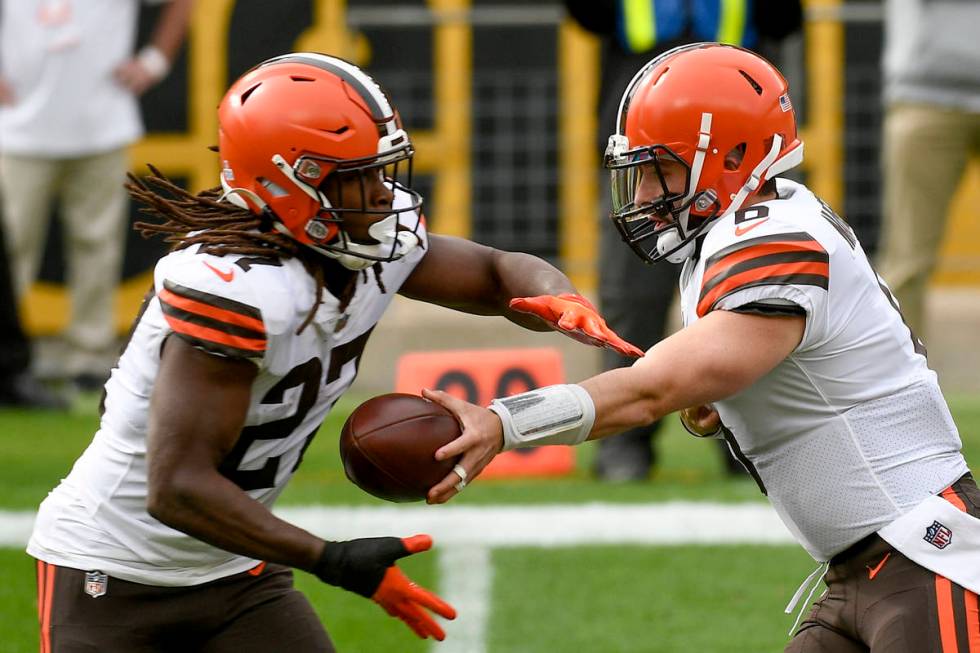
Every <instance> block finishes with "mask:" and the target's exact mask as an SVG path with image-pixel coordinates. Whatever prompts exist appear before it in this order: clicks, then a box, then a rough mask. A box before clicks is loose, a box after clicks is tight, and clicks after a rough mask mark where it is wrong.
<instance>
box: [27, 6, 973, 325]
mask: <svg viewBox="0 0 980 653" xmlns="http://www.w3.org/2000/svg"><path fill="white" fill-rule="evenodd" d="M805 5H806V9H807V22H806V26H805V30H804V33H803V34H802V35H801V36H800V38H799V39H796V40H795V42H793V41H791V42H790V43H789V44H788V45H787V46H786V47H785V48H784V53H783V57H782V58H783V61H780V62H777V63H778V64H780V65H781V67H783V69H784V70H786V72H787V76H788V77H789V78H790V82H791V84H792V85H793V87H794V90H793V101H794V104H795V105H796V107H797V108H798V110H799V112H800V114H801V118H802V124H803V137H804V139H805V141H806V145H807V153H806V157H807V158H806V162H805V167H804V169H803V173H802V176H803V177H804V178H805V181H806V182H807V183H808V184H809V185H810V186H811V187H812V188H813V189H814V190H816V192H818V193H819V194H821V195H822V196H823V197H824V198H825V199H826V200H827V201H828V202H829V203H830V204H831V205H833V206H835V207H836V208H837V209H838V210H839V211H840V212H841V213H843V214H844V215H845V216H847V217H848V219H849V220H850V222H851V223H852V225H853V226H854V227H855V229H856V231H857V232H858V233H859V235H860V236H861V238H862V240H863V241H864V242H865V246H866V248H867V249H869V250H872V251H873V250H874V248H875V244H876V241H877V231H878V224H879V221H880V209H879V169H878V145H879V140H880V112H881V103H880V97H879V96H880V50H881V32H882V30H881V7H880V4H879V3H877V2H848V3H841V2H839V1H838V0H809V2H806V3H805ZM143 13H144V16H143V23H144V25H149V24H152V23H151V21H152V18H153V12H152V10H151V11H144V12H143ZM144 29H146V28H145V27H144ZM291 50H316V51H323V52H330V53H333V54H338V55H341V56H344V57H346V58H348V59H351V60H353V61H355V62H356V63H358V64H360V65H364V66H367V68H368V69H369V70H370V71H371V73H372V74H374V75H375V76H376V78H377V79H378V80H379V81H380V82H381V83H382V84H383V85H384V86H385V87H386V89H387V90H388V91H389V93H390V94H391V95H392V96H393V98H394V100H395V102H396V104H397V106H398V107H399V109H400V111H401V112H402V115H403V119H404V121H405V123H406V126H407V127H408V129H409V131H410V133H411V134H412V137H413V139H414V141H415V143H416V147H417V152H418V153H417V158H416V173H417V184H416V185H417V186H418V187H420V189H421V190H422V191H423V194H424V195H425V197H426V199H427V205H426V214H427V217H428V219H429V224H430V228H431V229H433V230H435V231H439V232H442V233H448V234H458V235H464V236H471V237H473V238H475V239H476V240H479V241H481V242H484V243H487V244H489V245H493V246H497V247H501V248H505V249H514V250H523V251H528V252H532V253H535V254H538V255H542V256H545V257H546V258H548V259H550V260H551V261H553V262H555V263H556V264H558V265H560V266H561V267H562V268H563V269H564V270H565V271H566V272H567V273H568V274H569V276H571V277H572V279H573V280H574V281H575V282H576V284H577V285H578V286H579V287H580V288H582V289H583V290H585V291H586V292H589V291H591V290H592V289H594V288H595V277H596V271H595V265H596V250H597V222H596V221H597V219H598V215H599V211H598V210H597V208H596V207H597V202H598V196H599V194H598V188H599V184H600V183H604V179H602V177H601V176H600V172H599V165H600V164H599V144H598V143H596V140H595V138H594V133H595V120H596V115H595V110H594V108H595V106H596V93H597V86H598V84H597V81H598V78H599V75H601V67H600V63H599V61H598V47H597V44H596V42H595V41H594V40H593V38H592V37H591V36H589V35H587V34H586V33H584V32H582V31H581V30H579V29H577V28H576V27H575V26H574V25H573V24H572V23H571V21H570V20H567V19H566V18H565V15H564V11H563V9H562V7H561V5H560V4H559V3H551V2H539V3H527V2H523V1H522V0H490V1H487V2H484V1H483V0H427V1H426V0H278V1H277V2H274V3H272V2H268V3H261V2H244V1H237V0H201V1H200V2H198V4H197V8H196V10H195V15H194V19H193V24H192V27H191V34H190V38H189V40H188V44H187V48H186V50H185V51H184V53H183V54H182V56H181V58H180V59H179V60H178V61H177V62H176V65H175V67H174V73H173V74H171V76H170V77H169V78H168V79H167V80H166V81H165V82H164V83H163V84H161V85H160V86H159V87H157V88H155V89H153V90H152V91H151V92H150V93H148V94H147V95H146V96H145V97H144V100H143V101H144V115H145V116H146V121H147V127H148V135H147V137H146V138H145V139H144V140H143V141H142V142H141V143H140V144H139V145H137V146H136V147H135V148H134V149H133V152H132V168H133V171H134V172H136V173H137V174H139V173H140V172H141V171H142V170H145V164H146V163H153V164H154V165H156V166H157V167H159V168H160V169H161V170H162V171H163V172H164V173H166V174H167V175H169V176H170V177H172V178H173V179H175V180H176V181H178V182H179V183H181V184H184V185H186V186H188V187H191V188H193V189H197V190H199V189H203V188H207V187H210V186H213V185H215V184H216V181H217V173H218V169H219V165H218V158H217V155H216V154H215V153H214V152H212V151H210V150H209V149H208V148H209V146H213V145H215V144H216V142H217V137H216V124H215V111H214V109H215V107H216V106H217V104H218V102H219V100H220V98H221V95H222V93H223V91H224V89H225V87H226V85H227V84H228V82H229V80H231V79H234V78H235V77H236V76H238V75H239V74H240V73H242V72H243V71H244V70H246V69H248V68H249V67H250V66H252V65H253V64H255V63H257V62H259V61H261V60H263V59H266V58H268V57H271V56H274V55H277V54H281V53H283V52H287V51H291ZM978 204H980V165H978V163H977V162H973V165H972V166H971V168H970V170H969V171H968V174H967V175H966V176H965V178H964V180H963V183H962V186H961V188H960V192H959V194H958V196H957V199H956V201H955V203H954V207H953V212H954V215H953V216H952V219H951V221H950V230H949V233H948V235H947V239H946V243H945V246H944V249H943V254H942V263H941V266H940V270H939V271H938V273H937V275H936V277H935V283H936V284H942V285H947V286H948V285H955V286H964V287H977V288H980V221H978V220H977V219H976V211H975V210H973V209H972V207H975V206H977V205H978ZM133 218H134V219H135V218H136V213H135V207H134V211H133ZM59 248H60V234H59V233H58V229H57V228H55V229H54V231H53V233H52V234H51V236H50V238H49V243H48V252H49V253H50V256H47V257H46V259H47V262H46V263H45V266H44V269H43V270H42V275H41V281H39V282H38V283H37V284H35V287H34V288H33V289H32V291H31V293H30V294H29V295H28V298H27V302H26V305H25V307H24V308H25V322H26V324H27V325H28V328H29V330H30V331H31V333H32V334H34V335H45V334H48V333H53V332H56V331H58V330H60V329H61V328H62V326H63V321H64V318H65V316H66V315H67V296H66V294H65V293H64V290H63V287H62V285H61V280H62V278H63V271H62V270H61V269H59V268H58V266H57V264H55V263H54V262H55V261H60V260H61V257H60V256H59V255H58V254H59ZM163 251H164V245H163V244H162V243H160V242H153V241H144V240H142V239H141V238H139V236H138V235H136V234H135V233H133V234H131V236H130V240H129V243H128V246H127V255H126V265H125V268H126V269H125V275H126V280H125V282H124V283H123V284H122V286H121V287H120V289H119V292H118V297H117V302H118V304H117V305H118V307H119V310H118V316H119V325H118V326H119V331H120V333H125V330H126V329H127V327H128V325H129V322H130V321H131V319H132V317H133V316H134V315H135V313H136V310H137V308H138V306H139V302H140V300H141V298H142V296H143V294H144V293H145V291H146V290H147V289H148V288H149V287H150V282H151V270H152V266H153V263H154V262H155V260H156V258H158V257H159V256H160V254H162V252H163Z"/></svg>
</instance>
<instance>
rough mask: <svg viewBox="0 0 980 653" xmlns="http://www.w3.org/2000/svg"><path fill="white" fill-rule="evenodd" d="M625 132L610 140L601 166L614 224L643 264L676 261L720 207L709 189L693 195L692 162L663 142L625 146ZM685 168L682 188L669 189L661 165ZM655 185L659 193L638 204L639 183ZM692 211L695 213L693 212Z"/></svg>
mask: <svg viewBox="0 0 980 653" xmlns="http://www.w3.org/2000/svg"><path fill="white" fill-rule="evenodd" d="M628 146H629V143H628V141H627V139H626V137H625V136H621V135H616V136H612V137H610V139H609V147H608V148H607V150H606V157H605V166H606V168H608V169H609V171H610V177H611V179H610V188H611V195H612V213H611V214H610V217H611V218H612V221H613V224H615V225H616V228H617V229H618V230H619V233H620V235H621V236H622V238H623V240H624V241H625V242H626V244H628V245H629V246H630V247H631V248H632V249H633V251H634V252H635V253H636V254H637V255H638V256H639V257H640V258H641V259H643V260H644V261H645V262H647V263H655V262H657V261H660V260H663V259H667V260H668V261H670V262H672V263H680V262H682V261H683V260H684V259H686V258H687V257H688V256H690V253H691V250H692V249H693V247H694V240H695V239H696V238H697V237H698V235H699V234H701V233H702V232H703V231H704V230H705V228H706V227H707V226H708V225H709V224H710V223H711V222H712V221H713V220H714V218H715V217H717V215H718V212H719V210H720V208H721V206H720V204H719V203H718V201H717V197H716V195H715V194H714V192H713V191H710V190H709V191H704V192H700V193H697V194H695V193H691V192H689V190H688V189H689V188H690V187H691V166H690V165H689V164H688V163H687V162H686V161H685V160H684V159H683V158H682V157H681V156H679V155H678V154H676V153H675V152H674V151H673V150H671V149H670V148H669V147H667V146H666V145H649V146H642V147H636V148H632V149H629V147H628ZM667 162H669V165H676V166H679V167H680V168H681V169H682V170H683V171H684V182H683V186H682V187H680V188H677V187H678V186H679V184H677V183H675V184H674V186H675V190H671V188H670V187H669V185H668V182H667V176H666V175H665V174H664V167H665V164H667ZM651 183H652V184H654V187H655V188H656V189H658V190H659V191H660V193H659V194H657V195H655V196H654V198H653V199H652V200H651V201H649V202H643V203H641V204H637V201H636V197H637V193H638V191H639V190H640V188H641V186H648V185H649V184H651ZM692 209H693V211H692Z"/></svg>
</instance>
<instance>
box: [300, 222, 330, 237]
mask: <svg viewBox="0 0 980 653" xmlns="http://www.w3.org/2000/svg"><path fill="white" fill-rule="evenodd" d="M329 232H330V230H329V229H327V226H326V225H325V224H323V223H322V222H318V221H316V220H310V221H309V222H307V223H306V234H307V235H308V236H309V237H310V238H312V239H313V240H323V239H324V238H326V237H327V234H328V233H329Z"/></svg>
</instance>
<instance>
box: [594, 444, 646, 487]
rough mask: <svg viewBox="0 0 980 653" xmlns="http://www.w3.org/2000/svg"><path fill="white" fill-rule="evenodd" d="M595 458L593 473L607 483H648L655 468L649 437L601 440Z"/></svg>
mask: <svg viewBox="0 0 980 653" xmlns="http://www.w3.org/2000/svg"><path fill="white" fill-rule="evenodd" d="M598 449H599V450H598V451H597V452H596V456H595V463H594V466H593V469H592V471H593V473H594V474H595V477H596V478H597V479H598V480H600V481H604V482H606V483H632V482H636V481H646V480H648V479H649V478H650V470H651V469H652V468H653V451H652V449H651V445H650V438H649V435H646V436H645V438H643V439H639V438H631V437H629V435H626V436H625V437H624V436H623V435H617V436H613V437H611V438H607V439H605V440H600V441H599V444H598Z"/></svg>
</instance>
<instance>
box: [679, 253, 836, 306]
mask: <svg viewBox="0 0 980 653" xmlns="http://www.w3.org/2000/svg"><path fill="white" fill-rule="evenodd" d="M829 272H830V266H829V265H828V264H827V263H819V262H800V263H781V264H778V265H770V266H766V267H763V268H754V269H752V270H748V271H746V272H742V273H741V274H736V275H733V276H730V277H725V279H724V280H723V281H722V282H721V283H719V284H717V285H716V286H715V287H714V288H712V290H711V291H710V292H708V293H707V294H705V295H703V296H702V297H701V298H700V299H699V300H698V308H697V312H698V317H704V316H705V315H707V314H708V313H709V312H710V311H711V310H712V309H713V308H714V307H715V305H716V304H717V303H718V302H719V301H721V300H722V299H723V298H724V297H727V296H728V295H730V294H732V293H734V292H736V291H739V290H744V289H747V288H754V287H757V286H817V287H819V288H823V289H824V290H826V289H827V287H828V284H829V281H830V277H829Z"/></svg>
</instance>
